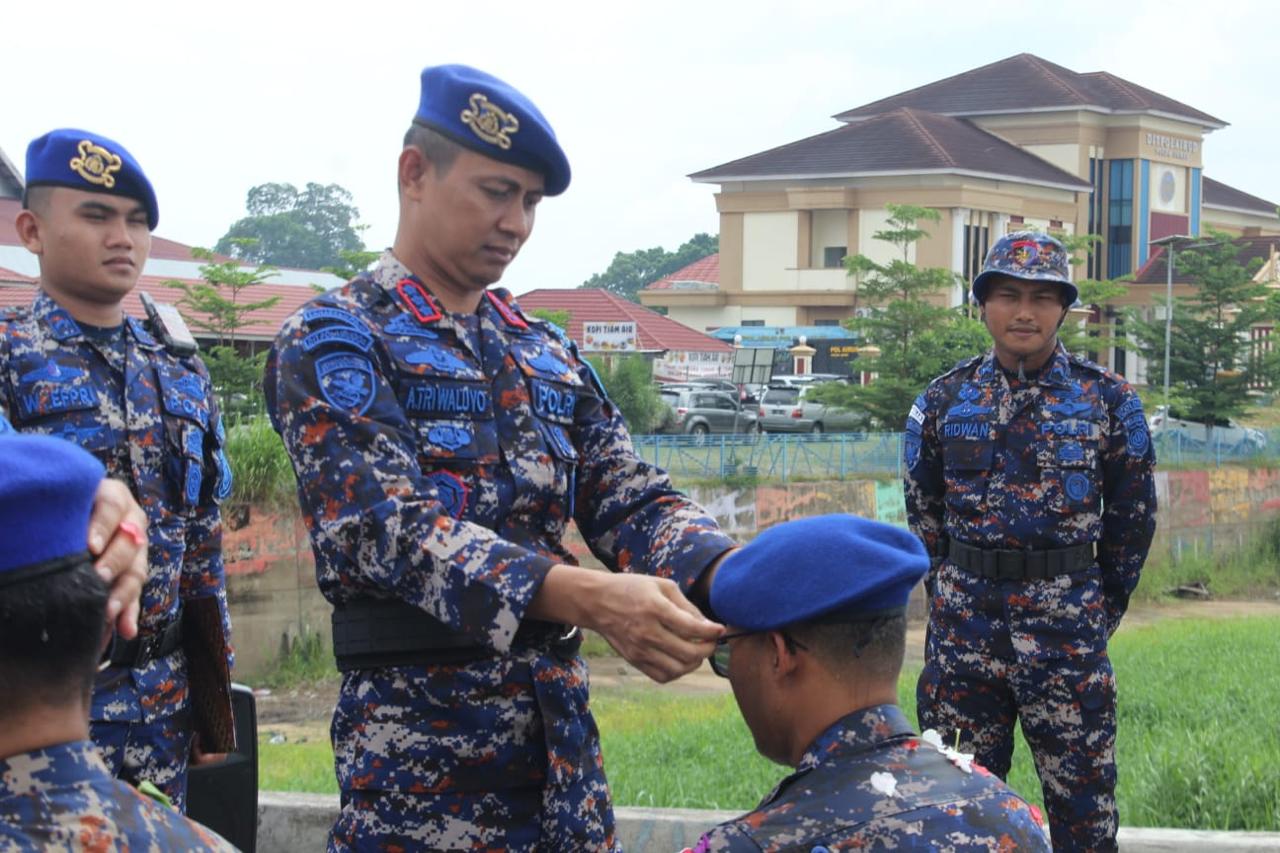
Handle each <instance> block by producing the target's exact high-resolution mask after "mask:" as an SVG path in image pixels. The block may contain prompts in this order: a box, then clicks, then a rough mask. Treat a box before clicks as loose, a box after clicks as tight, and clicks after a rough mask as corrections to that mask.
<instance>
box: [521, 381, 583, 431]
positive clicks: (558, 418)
mask: <svg viewBox="0 0 1280 853" xmlns="http://www.w3.org/2000/svg"><path fill="white" fill-rule="evenodd" d="M532 397H533V411H534V412H535V413H536V414H537V415H538V416H539V417H541V418H546V419H547V420H549V421H555V422H556V423H561V424H572V423H573V414H574V411H575V409H576V408H577V404H578V395H577V393H575V392H574V391H572V390H570V389H569V388H567V387H564V386H557V385H555V384H553V383H551V382H547V381H546V380H544V379H534V380H533V389H532Z"/></svg>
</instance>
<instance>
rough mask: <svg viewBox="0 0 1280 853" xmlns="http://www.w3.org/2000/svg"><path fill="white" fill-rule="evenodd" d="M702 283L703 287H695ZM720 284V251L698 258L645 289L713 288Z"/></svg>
mask: <svg viewBox="0 0 1280 853" xmlns="http://www.w3.org/2000/svg"><path fill="white" fill-rule="evenodd" d="M697 285H703V287H697ZM719 286H720V253H719V252H716V253H715V254H713V255H707V256H706V257H705V258H699V259H698V260H696V261H694V262H693V263H691V264H689V265H688V266H685V267H681V268H680V269H678V270H676V271H675V272H673V273H671V274H670V275H664V276H663V277H662V278H660V279H658V280H657V281H655V282H653V283H652V284H650V285H647V286H646V287H645V288H644V289H645V290H681V289H696V290H713V289H715V288H718V287H719Z"/></svg>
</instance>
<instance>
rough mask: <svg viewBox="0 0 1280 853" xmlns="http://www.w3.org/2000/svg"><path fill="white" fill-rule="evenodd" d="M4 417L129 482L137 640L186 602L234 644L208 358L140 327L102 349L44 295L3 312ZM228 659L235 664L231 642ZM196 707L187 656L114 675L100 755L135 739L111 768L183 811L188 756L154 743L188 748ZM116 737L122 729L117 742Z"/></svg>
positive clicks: (98, 723)
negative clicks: (140, 569) (140, 533)
mask: <svg viewBox="0 0 1280 853" xmlns="http://www.w3.org/2000/svg"><path fill="white" fill-rule="evenodd" d="M0 418H7V420H8V421H10V422H11V423H12V425H13V427H14V428H15V429H17V430H18V431H20V432H26V433H42V434H45V435H52V436H59V437H62V438H65V439H67V440H68V441H72V442H74V443H75V444H77V445H79V446H80V447H83V448H84V449H85V450H88V451H89V452H90V453H92V454H93V455H94V456H96V457H97V458H98V459H99V460H100V461H101V462H102V463H103V464H104V465H105V466H106V469H107V476H109V477H114V478H116V479H119V480H122V481H124V482H125V483H128V484H129V488H130V490H131V491H132V492H133V494H134V497H135V498H136V499H137V501H138V503H139V504H140V505H141V506H142V508H143V510H144V511H145V512H146V514H147V525H148V527H147V534H148V558H149V561H150V566H149V569H148V577H147V581H146V584H145V585H144V587H143V589H142V600H141V612H140V614H139V618H138V628H139V633H140V635H143V636H150V635H154V634H159V633H161V632H163V631H164V630H165V629H166V628H167V627H168V626H169V625H171V624H173V623H175V622H176V621H177V620H178V619H180V618H181V613H182V602H183V601H185V600H190V599H194V598H199V597H204V596H214V597H216V598H217V599H218V606H219V609H220V611H221V613H222V619H223V628H224V634H225V636H227V637H230V619H229V617H228V615H227V604H226V587H225V580H224V575H223V565H222V522H221V517H220V514H219V509H218V502H219V501H220V500H221V499H222V498H224V497H226V496H227V494H228V493H229V491H230V488H231V468H230V465H229V464H228V462H227V458H226V454H225V453H224V452H223V449H222V448H223V443H224V441H225V436H224V433H223V428H222V420H221V418H220V417H219V415H218V408H217V404H216V402H215V401H214V399H213V395H212V392H211V388H210V385H209V378H208V374H207V373H206V371H205V368H204V365H203V364H201V362H200V360H199V359H198V358H195V357H192V358H179V357H177V356H175V355H174V354H172V353H170V352H168V351H167V350H165V349H164V347H163V346H162V345H161V344H160V343H159V342H158V341H157V340H156V339H155V338H154V337H152V335H151V333H150V332H149V331H148V330H147V328H146V326H145V325H144V324H143V323H141V322H140V321H138V320H137V319H135V318H132V317H129V318H127V319H126V322H125V328H124V334H123V346H121V347H112V346H107V345H103V344H101V343H99V342H97V341H96V340H94V339H93V338H91V337H90V336H89V335H87V334H85V332H84V331H83V330H82V329H81V328H80V326H79V324H77V323H76V321H75V320H74V319H72V317H71V315H70V314H68V313H67V312H66V311H65V310H64V309H62V308H60V307H59V306H58V305H57V303H55V302H54V301H53V300H52V299H51V298H50V297H49V296H48V295H47V294H46V293H44V291H37V294H36V297H35V301H34V302H33V304H32V305H31V307H30V308H28V309H17V310H13V311H10V312H7V313H5V314H0ZM223 653H224V654H225V655H226V657H227V662H228V665H230V663H231V662H232V659H233V656H232V651H231V648H230V646H229V645H228V647H227V648H226V649H224V650H223ZM187 707H188V695H187V677H186V658H185V657H184V654H183V652H182V651H181V650H179V651H176V652H174V653H173V654H171V655H169V656H167V657H165V658H162V659H158V660H154V661H151V662H150V663H147V664H145V665H143V666H140V667H137V668H135V669H132V670H131V671H129V672H122V671H120V670H118V669H114V670H108V671H107V672H106V673H104V675H103V677H102V678H101V679H100V680H99V686H98V687H97V688H96V689H95V690H94V694H93V705H92V712H91V716H90V719H91V720H92V721H93V722H94V726H93V729H94V737H95V738H96V737H99V736H103V737H104V740H103V748H104V749H111V748H112V744H113V743H116V742H120V741H124V740H126V739H127V740H129V741H130V742H132V743H133V744H134V747H133V748H132V749H131V750H130V751H129V755H128V756H127V757H125V756H121V757H120V758H119V759H114V760H113V764H114V766H115V767H116V768H117V769H120V768H121V767H124V768H125V769H124V771H123V772H124V775H125V778H128V779H130V780H131V781H135V782H136V781H140V780H142V779H149V780H151V781H152V782H153V783H155V784H156V785H157V786H158V787H160V788H162V789H163V790H164V792H165V793H166V794H168V795H169V796H170V797H171V798H172V799H173V800H174V802H175V803H179V804H180V803H182V802H183V800H184V796H185V788H186V773H185V768H186V761H187V751H186V749H185V747H184V748H181V749H176V750H175V751H172V752H171V751H169V750H160V749H157V748H156V744H159V743H174V742H176V741H177V740H178V739H179V738H182V739H184V740H185V737H186V723H185V720H186V717H185V711H186V709H187ZM112 726H119V727H121V731H117V732H114V733H111V734H110V735H109V736H107V734H106V733H108V732H109V729H110V727H112ZM161 780H168V781H167V782H164V783H162V781H161Z"/></svg>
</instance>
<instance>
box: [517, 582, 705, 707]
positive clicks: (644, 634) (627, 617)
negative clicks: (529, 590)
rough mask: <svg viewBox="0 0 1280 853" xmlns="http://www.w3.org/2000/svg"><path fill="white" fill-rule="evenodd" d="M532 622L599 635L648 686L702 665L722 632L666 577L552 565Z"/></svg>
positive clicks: (534, 606) (534, 604)
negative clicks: (646, 679)
mask: <svg viewBox="0 0 1280 853" xmlns="http://www.w3.org/2000/svg"><path fill="white" fill-rule="evenodd" d="M528 615H529V616H531V617H533V618H535V619H547V620H550V621H555V622H570V623H573V624H576V625H581V626H582V627H584V628H590V629H591V630H593V631H596V632H598V633H600V634H601V635H603V636H604V638H605V639H606V640H608V641H609V645H611V646H613V647H614V648H615V649H617V650H618V653H619V654H621V655H622V656H623V657H624V658H626V659H627V661H628V662H629V663H631V664H632V665H633V666H635V667H636V668H637V669H639V670H640V671H641V672H643V673H644V674H645V675H647V676H649V677H650V678H652V679H653V680H654V681H658V682H664V683H665V682H667V681H672V680H674V679H676V678H679V677H680V676H682V675H684V674H685V673H687V672H692V671H693V670H695V669H697V668H698V667H699V666H701V665H702V661H703V660H704V659H705V658H706V657H707V656H708V655H710V654H711V652H712V650H713V649H714V648H715V641H716V640H717V639H718V638H719V637H720V635H721V634H723V633H724V626H723V625H719V624H717V623H715V622H712V621H710V620H709V619H707V618H705V617H704V616H703V615H702V614H701V613H699V612H698V608H696V607H694V606H693V604H691V603H690V602H689V600H688V599H687V598H685V597H684V594H683V593H681V592H680V587H679V586H677V585H676V583H675V582H674V581H671V580H667V579H666V578H655V577H650V576H648V575H631V574H611V573H607V572H599V571H594V570H591V569H583V568H579V567H576V566H564V565H559V566H554V567H553V568H552V569H551V571H550V572H548V573H547V577H546V579H545V580H544V581H543V584H542V588H541V589H540V590H539V591H538V594H537V596H535V597H534V599H533V602H532V603H531V604H530V606H529V611H528Z"/></svg>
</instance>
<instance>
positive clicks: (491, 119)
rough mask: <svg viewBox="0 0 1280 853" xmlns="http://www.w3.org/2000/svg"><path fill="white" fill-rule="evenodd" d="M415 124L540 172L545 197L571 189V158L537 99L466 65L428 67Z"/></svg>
mask: <svg viewBox="0 0 1280 853" xmlns="http://www.w3.org/2000/svg"><path fill="white" fill-rule="evenodd" d="M413 121H414V123H415V124H420V125H423V126H424V127H429V128H431V129H432V130H435V131H437V132H439V133H441V134H443V135H445V136H447V137H449V138H450V139H452V140H453V141H454V142H456V143H458V144H459V145H462V146H464V147H466V148H469V149H471V150H472V151H476V152H478V153H480V154H483V155H484V156H486V157H490V158H492V159H494V160H499V161H501V162H503V163H511V164H513V165H516V166H521V167H523V168H526V169H529V170H531V171H534V172H539V173H541V174H542V175H543V177H544V178H545V179H546V186H545V188H544V192H545V194H546V195H549V196H550V195H559V194H560V193H562V192H564V191H565V189H566V188H567V187H568V186H569V160H568V158H567V157H565V154H564V151H563V150H562V149H561V148H560V143H559V142H557V141H556V133H555V131H554V130H552V129H551V125H550V124H549V123H548V122H547V120H546V119H545V118H544V117H543V115H542V113H540V112H538V108H537V107H535V106H534V105H533V101H530V100H529V99H528V98H526V97H525V96H524V95H522V94H521V93H520V92H519V91H518V90H516V89H515V88H513V87H512V86H510V85H508V84H506V83H504V82H502V81H501V80H499V79H498V78H497V77H494V76H492V75H490V74H486V73H484V72H483V71H480V70H478V69H475V68H471V67H469V66H466V65H436V66H432V67H430V68H424V69H423V70H422V97H421V100H420V101H419V104H418V113H417V115H415V116H414V118H413Z"/></svg>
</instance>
